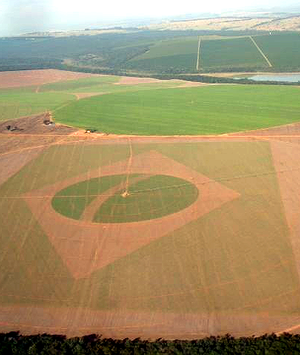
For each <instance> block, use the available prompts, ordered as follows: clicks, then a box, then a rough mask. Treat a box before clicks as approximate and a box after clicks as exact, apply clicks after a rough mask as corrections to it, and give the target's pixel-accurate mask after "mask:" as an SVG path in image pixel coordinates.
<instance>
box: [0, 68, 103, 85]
mask: <svg viewBox="0 0 300 355" xmlns="http://www.w3.org/2000/svg"><path fill="white" fill-rule="evenodd" d="M92 76H100V75H98V74H88V73H75V72H71V71H64V70H56V69H45V70H23V71H8V72H1V73H0V88H17V87H24V86H35V85H37V86H39V85H43V84H48V83H55V82H58V81H65V80H76V79H83V78H90V77H92Z"/></svg>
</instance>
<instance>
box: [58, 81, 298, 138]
mask: <svg viewBox="0 0 300 355" xmlns="http://www.w3.org/2000/svg"><path fill="white" fill-rule="evenodd" d="M298 97H299V89H298V88H291V87H271V86H270V87H268V86H263V87H258V86H230V85H228V86H226V85H225V86H203V87H195V88H175V89H169V88H166V89H159V90H157V89H156V90H155V89H153V90H142V91H136V92H125V93H114V94H110V95H104V96H95V97H91V98H87V99H83V100H80V101H77V102H74V103H72V104H70V105H67V106H65V107H62V108H61V109H58V110H56V111H55V112H54V117H55V119H56V120H57V122H61V123H64V124H67V125H72V126H76V127H80V128H85V127H93V128H95V129H98V130H99V131H100V132H105V133H116V134H142V135H174V134H182V135H185V134H189V135H196V134H221V133H228V132H236V131H244V130H251V129H258V128H266V127H270V126H277V125H282V124H287V123H292V122H296V121H299V119H300V116H299V109H300V104H299V100H298Z"/></svg>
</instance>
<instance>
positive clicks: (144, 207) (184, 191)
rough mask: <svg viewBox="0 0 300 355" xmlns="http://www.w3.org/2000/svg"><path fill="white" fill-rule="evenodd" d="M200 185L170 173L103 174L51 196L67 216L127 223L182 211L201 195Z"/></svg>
mask: <svg viewBox="0 0 300 355" xmlns="http://www.w3.org/2000/svg"><path fill="white" fill-rule="evenodd" d="M198 195H199V191H198V189H197V187H196V186H195V185H194V184H192V183H191V182H189V181H186V180H183V179H181V178H177V177H174V176H169V175H145V174H131V175H129V176H126V175H110V176H102V177H98V178H94V179H90V180H86V181H82V182H80V183H77V184H74V185H71V186H69V187H67V188H65V189H63V190H61V191H59V192H58V193H57V194H56V195H55V196H54V197H53V199H52V207H53V208H54V209H55V211H56V212H58V213H60V214H62V215H64V216H65V217H68V218H72V219H76V220H82V221H84V222H91V223H128V222H139V221H146V220H151V219H155V218H160V217H164V216H167V215H169V214H173V213H176V212H179V211H181V210H183V209H185V208H187V207H188V206H190V205H191V204H192V203H193V202H195V201H196V200H197V198H198Z"/></svg>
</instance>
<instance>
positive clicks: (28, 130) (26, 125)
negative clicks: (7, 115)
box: [0, 113, 77, 135]
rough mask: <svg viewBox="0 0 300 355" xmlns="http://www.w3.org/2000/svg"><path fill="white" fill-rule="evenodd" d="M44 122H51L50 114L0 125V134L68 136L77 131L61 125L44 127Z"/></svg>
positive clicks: (13, 120) (18, 119) (9, 121)
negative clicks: (8, 127)
mask: <svg viewBox="0 0 300 355" xmlns="http://www.w3.org/2000/svg"><path fill="white" fill-rule="evenodd" d="M45 120H52V116H51V114H50V113H41V114H38V115H33V116H28V117H21V118H17V119H12V120H8V121H4V122H1V123H0V134H4V135H24V134H45V135H68V134H71V133H74V132H76V131H77V129H75V128H73V127H68V126H64V125H61V124H53V125H49V126H46V125H45V124H44V121H45ZM7 126H11V128H14V127H17V130H15V131H11V130H8V129H7Z"/></svg>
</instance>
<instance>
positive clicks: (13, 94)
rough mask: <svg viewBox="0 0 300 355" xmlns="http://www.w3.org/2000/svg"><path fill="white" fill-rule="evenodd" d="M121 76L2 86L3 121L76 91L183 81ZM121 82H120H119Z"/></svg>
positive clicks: (58, 103) (62, 101) (53, 104)
mask: <svg viewBox="0 0 300 355" xmlns="http://www.w3.org/2000/svg"><path fill="white" fill-rule="evenodd" d="M119 81H120V77H118V76H99V77H92V78H87V79H78V80H68V81H61V82H58V83H51V84H44V85H41V86H28V87H20V88H10V89H0V121H3V120H8V119H12V118H18V117H23V116H30V115H32V114H36V113H42V112H45V111H47V110H50V111H53V110H56V109H58V108H59V107H62V106H64V105H68V104H69V103H71V101H73V100H76V96H75V94H77V93H81V94H89V93H91V94H93V95H94V94H99V95H102V94H111V93H115V92H129V91H132V92H134V91H142V90H152V89H160V88H170V87H177V86H179V85H181V84H182V83H181V82H179V81H177V82H176V81H164V82H163V81H161V82H153V83H145V84H143V83H140V84H137V85H119V84H118V82H119ZM116 84H117V85H116Z"/></svg>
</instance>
